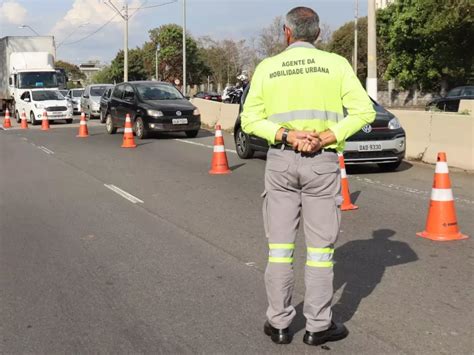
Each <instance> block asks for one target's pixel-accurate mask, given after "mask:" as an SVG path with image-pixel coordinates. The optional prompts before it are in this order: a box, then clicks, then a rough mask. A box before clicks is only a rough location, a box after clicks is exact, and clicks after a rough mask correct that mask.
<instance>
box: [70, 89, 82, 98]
mask: <svg viewBox="0 0 474 355" xmlns="http://www.w3.org/2000/svg"><path fill="white" fill-rule="evenodd" d="M83 92H84V89H82V90H73V91H72V97H81V96H82V93H83Z"/></svg>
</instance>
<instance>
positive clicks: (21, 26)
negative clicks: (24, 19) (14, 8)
mask: <svg viewBox="0 0 474 355" xmlns="http://www.w3.org/2000/svg"><path fill="white" fill-rule="evenodd" d="M18 28H29V29H30V30H31V31H32V32H33V33H34V34H35V35H37V36H40V34H39V33H38V32H36V31H35V30H34V29H33V28H32V27H31V26H28V25H20V26H18Z"/></svg>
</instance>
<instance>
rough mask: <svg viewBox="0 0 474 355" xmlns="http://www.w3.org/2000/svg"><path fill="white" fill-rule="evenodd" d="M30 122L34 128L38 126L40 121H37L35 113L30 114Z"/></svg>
mask: <svg viewBox="0 0 474 355" xmlns="http://www.w3.org/2000/svg"><path fill="white" fill-rule="evenodd" d="M30 121H31V125H32V126H36V125H37V124H38V121H37V120H36V118H35V114H34V113H33V111H31V112H30Z"/></svg>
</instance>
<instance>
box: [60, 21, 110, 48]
mask: <svg viewBox="0 0 474 355" xmlns="http://www.w3.org/2000/svg"><path fill="white" fill-rule="evenodd" d="M117 15H118V14H115V15H113V16H112V17H111V18H110V20H108V21H107V22H106V23H104V24H103V25H102V26H100V27H99V28H98V29H96V30H95V31H94V32H92V33H89V34H88V35H87V36H84V37H82V38H81V39H78V40H76V41H73V42H69V43H63V44H62V45H63V46H67V45H70V44H75V43H79V42H81V41H83V40H85V39H88V38H89V37H92V36H93V35H95V34H96V33H97V32H99V31H100V30H102V29H103V28H104V27H105V26H107V25H108V24H109V23H111V22H112V21H113V20H114V18H116V17H117Z"/></svg>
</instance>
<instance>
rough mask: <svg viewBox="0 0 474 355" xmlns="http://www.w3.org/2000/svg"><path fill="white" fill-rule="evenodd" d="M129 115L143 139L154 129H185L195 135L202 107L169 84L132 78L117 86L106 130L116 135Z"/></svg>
mask: <svg viewBox="0 0 474 355" xmlns="http://www.w3.org/2000/svg"><path fill="white" fill-rule="evenodd" d="M127 114H129V115H130V118H131V120H132V122H133V130H134V132H135V134H136V135H137V137H138V138H140V139H144V138H147V137H148V136H149V135H150V133H152V132H185V133H186V136H187V137H189V138H193V137H196V136H197V135H198V133H199V129H200V128H201V114H200V113H199V110H198V109H197V108H196V107H195V106H193V104H191V103H190V102H189V101H188V100H187V99H186V98H185V97H184V96H183V95H182V94H181V93H180V92H179V91H178V90H177V89H176V88H175V87H174V86H173V85H170V84H168V83H161V82H156V81H132V82H128V83H122V84H118V85H116V86H115V88H114V90H113V92H112V96H111V97H110V101H109V104H108V109H107V115H106V122H105V127H106V130H107V132H108V133H109V134H114V133H116V132H117V128H120V127H124V126H125V117H126V115H127Z"/></svg>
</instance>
